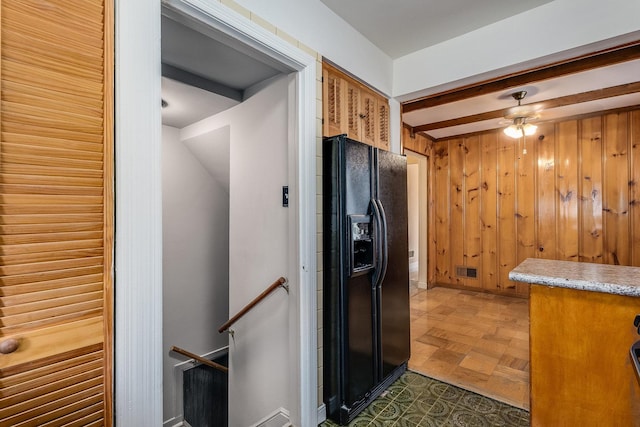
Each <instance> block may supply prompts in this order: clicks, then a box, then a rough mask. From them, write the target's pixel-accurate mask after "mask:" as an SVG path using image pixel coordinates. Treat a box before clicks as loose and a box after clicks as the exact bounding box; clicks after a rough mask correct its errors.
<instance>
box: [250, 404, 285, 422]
mask: <svg viewBox="0 0 640 427" xmlns="http://www.w3.org/2000/svg"><path fill="white" fill-rule="evenodd" d="M289 426H291V420H290V418H289V411H287V410H286V409H284V408H278V409H276V410H275V411H273V412H272V413H271V414H269V415H267V416H266V417H264V418H263V419H262V420H260V421H258V422H257V423H256V424H254V425H253V426H252V427H289Z"/></svg>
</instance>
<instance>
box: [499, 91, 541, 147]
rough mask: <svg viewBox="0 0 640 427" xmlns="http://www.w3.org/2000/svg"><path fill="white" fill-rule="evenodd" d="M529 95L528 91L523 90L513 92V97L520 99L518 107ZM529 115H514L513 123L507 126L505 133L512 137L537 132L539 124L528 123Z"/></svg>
mask: <svg viewBox="0 0 640 427" xmlns="http://www.w3.org/2000/svg"><path fill="white" fill-rule="evenodd" d="M526 95H527V91H525V90H521V91H518V92H514V93H512V94H511V96H512V97H513V99H515V100H516V101H518V107H520V102H521V101H522V100H523V99H524V97H525V96H526ZM527 118H529V117H528V116H526V117H525V116H521V117H514V119H513V124H511V125H509V126H507V127H506V128H505V129H504V133H505V135H507V136H509V137H511V138H520V137H523V136H531V135H533V134H535V133H536V129H538V126H536V125H532V124H531V123H527Z"/></svg>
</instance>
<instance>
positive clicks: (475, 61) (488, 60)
mask: <svg viewBox="0 0 640 427" xmlns="http://www.w3.org/2000/svg"><path fill="white" fill-rule="evenodd" d="M639 17H640V1H637V0H609V1H603V0H555V1H552V2H549V3H546V4H544V5H542V6H540V7H538V8H535V9H532V10H530V11H527V12H524V13H521V14H519V15H516V16H513V17H511V18H508V19H505V20H502V21H499V22H497V23H495V24H492V25H488V26H486V27H483V28H480V29H478V30H476V31H473V32H470V33H467V34H465V35H462V36H460V37H457V38H454V39H451V40H448V41H446V42H443V43H440V44H438V45H435V46H432V47H429V48H426V49H423V50H421V51H418V52H414V53H411V54H409V55H406V56H404V57H401V58H398V59H396V60H395V61H394V64H393V68H394V70H393V96H394V97H397V98H398V99H399V100H401V101H404V100H409V99H415V98H416V97H419V96H424V95H428V94H430V93H434V92H438V91H441V90H445V89H448V88H452V87H458V86H460V85H461V84H462V83H463V82H464V83H469V82H474V81H480V80H482V79H483V78H489V77H496V76H499V75H504V74H506V72H507V71H510V70H511V71H516V70H522V69H526V68H529V67H531V66H534V65H539V64H543V63H549V62H551V61H552V60H554V59H559V58H563V57H564V58H567V57H571V56H575V55H577V54H578V53H585V52H592V51H594V50H596V48H597V47H598V48H599V47H606V46H613V45H616V44H620V43H622V42H624V41H630V40H634V39H638V38H640V33H638V32H639V31H640V18H639ZM612 38H618V39H617V40H609V39H612ZM603 40H604V41H605V42H603V43H598V46H597V47H596V46H587V45H591V44H593V43H597V42H600V41H603ZM452 82H455V83H452Z"/></svg>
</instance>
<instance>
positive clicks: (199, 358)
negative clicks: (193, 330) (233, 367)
mask: <svg viewBox="0 0 640 427" xmlns="http://www.w3.org/2000/svg"><path fill="white" fill-rule="evenodd" d="M171 351H175V352H176V353H180V354H182V355H183V356H187V357H190V358H192V359H194V360H197V361H198V362H200V363H202V364H203V365H207V366H209V367H210V368H214V369H217V370H219V371H222V372H229V368H227V367H226V366H222V365H221V364H219V363H216V362H213V361H211V360H209V359H205V358H204V357H202V356H198V355H197V354H195V353H191V352H190V351H187V350H185V349H182V348H180V347H176V346H175V345H173V346H171Z"/></svg>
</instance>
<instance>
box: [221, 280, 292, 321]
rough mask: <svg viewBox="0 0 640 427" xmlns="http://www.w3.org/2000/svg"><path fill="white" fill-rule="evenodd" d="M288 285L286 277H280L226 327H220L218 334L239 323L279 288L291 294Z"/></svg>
mask: <svg viewBox="0 0 640 427" xmlns="http://www.w3.org/2000/svg"><path fill="white" fill-rule="evenodd" d="M286 283H287V279H285V278H284V277H280V278H279V279H278V280H276V281H275V282H273V283H272V284H271V285H270V286H269V287H268V288H267V289H265V290H264V292H262V293H261V294H260V295H258V296H257V297H255V298H254V299H253V301H251V302H250V303H249V304H247V305H245V306H244V308H243V309H242V310H240V311H239V312H238V313H237V314H236V315H235V316H233V317H232V318H231V319H229V320H227V322H226V323H225V324H224V325H222V326H220V327H219V328H218V332H220V333H222V332H224V331H226V330H227V329H229V328H230V327H231V325H233V324H234V323H236V321H238V320H239V319H240V318H241V317H242V316H244V315H245V314H247V312H249V310H251V309H252V308H253V307H255V306H256V305H257V304H258V303H259V302H260V301H262V300H263V299H265V297H266V296H267V295H269V294H270V293H271V292H273V291H275V290H276V289H277V288H280V287H283V288H284V289H285V290H286V291H287V293H289V287H288V286H287V284H286Z"/></svg>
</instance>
